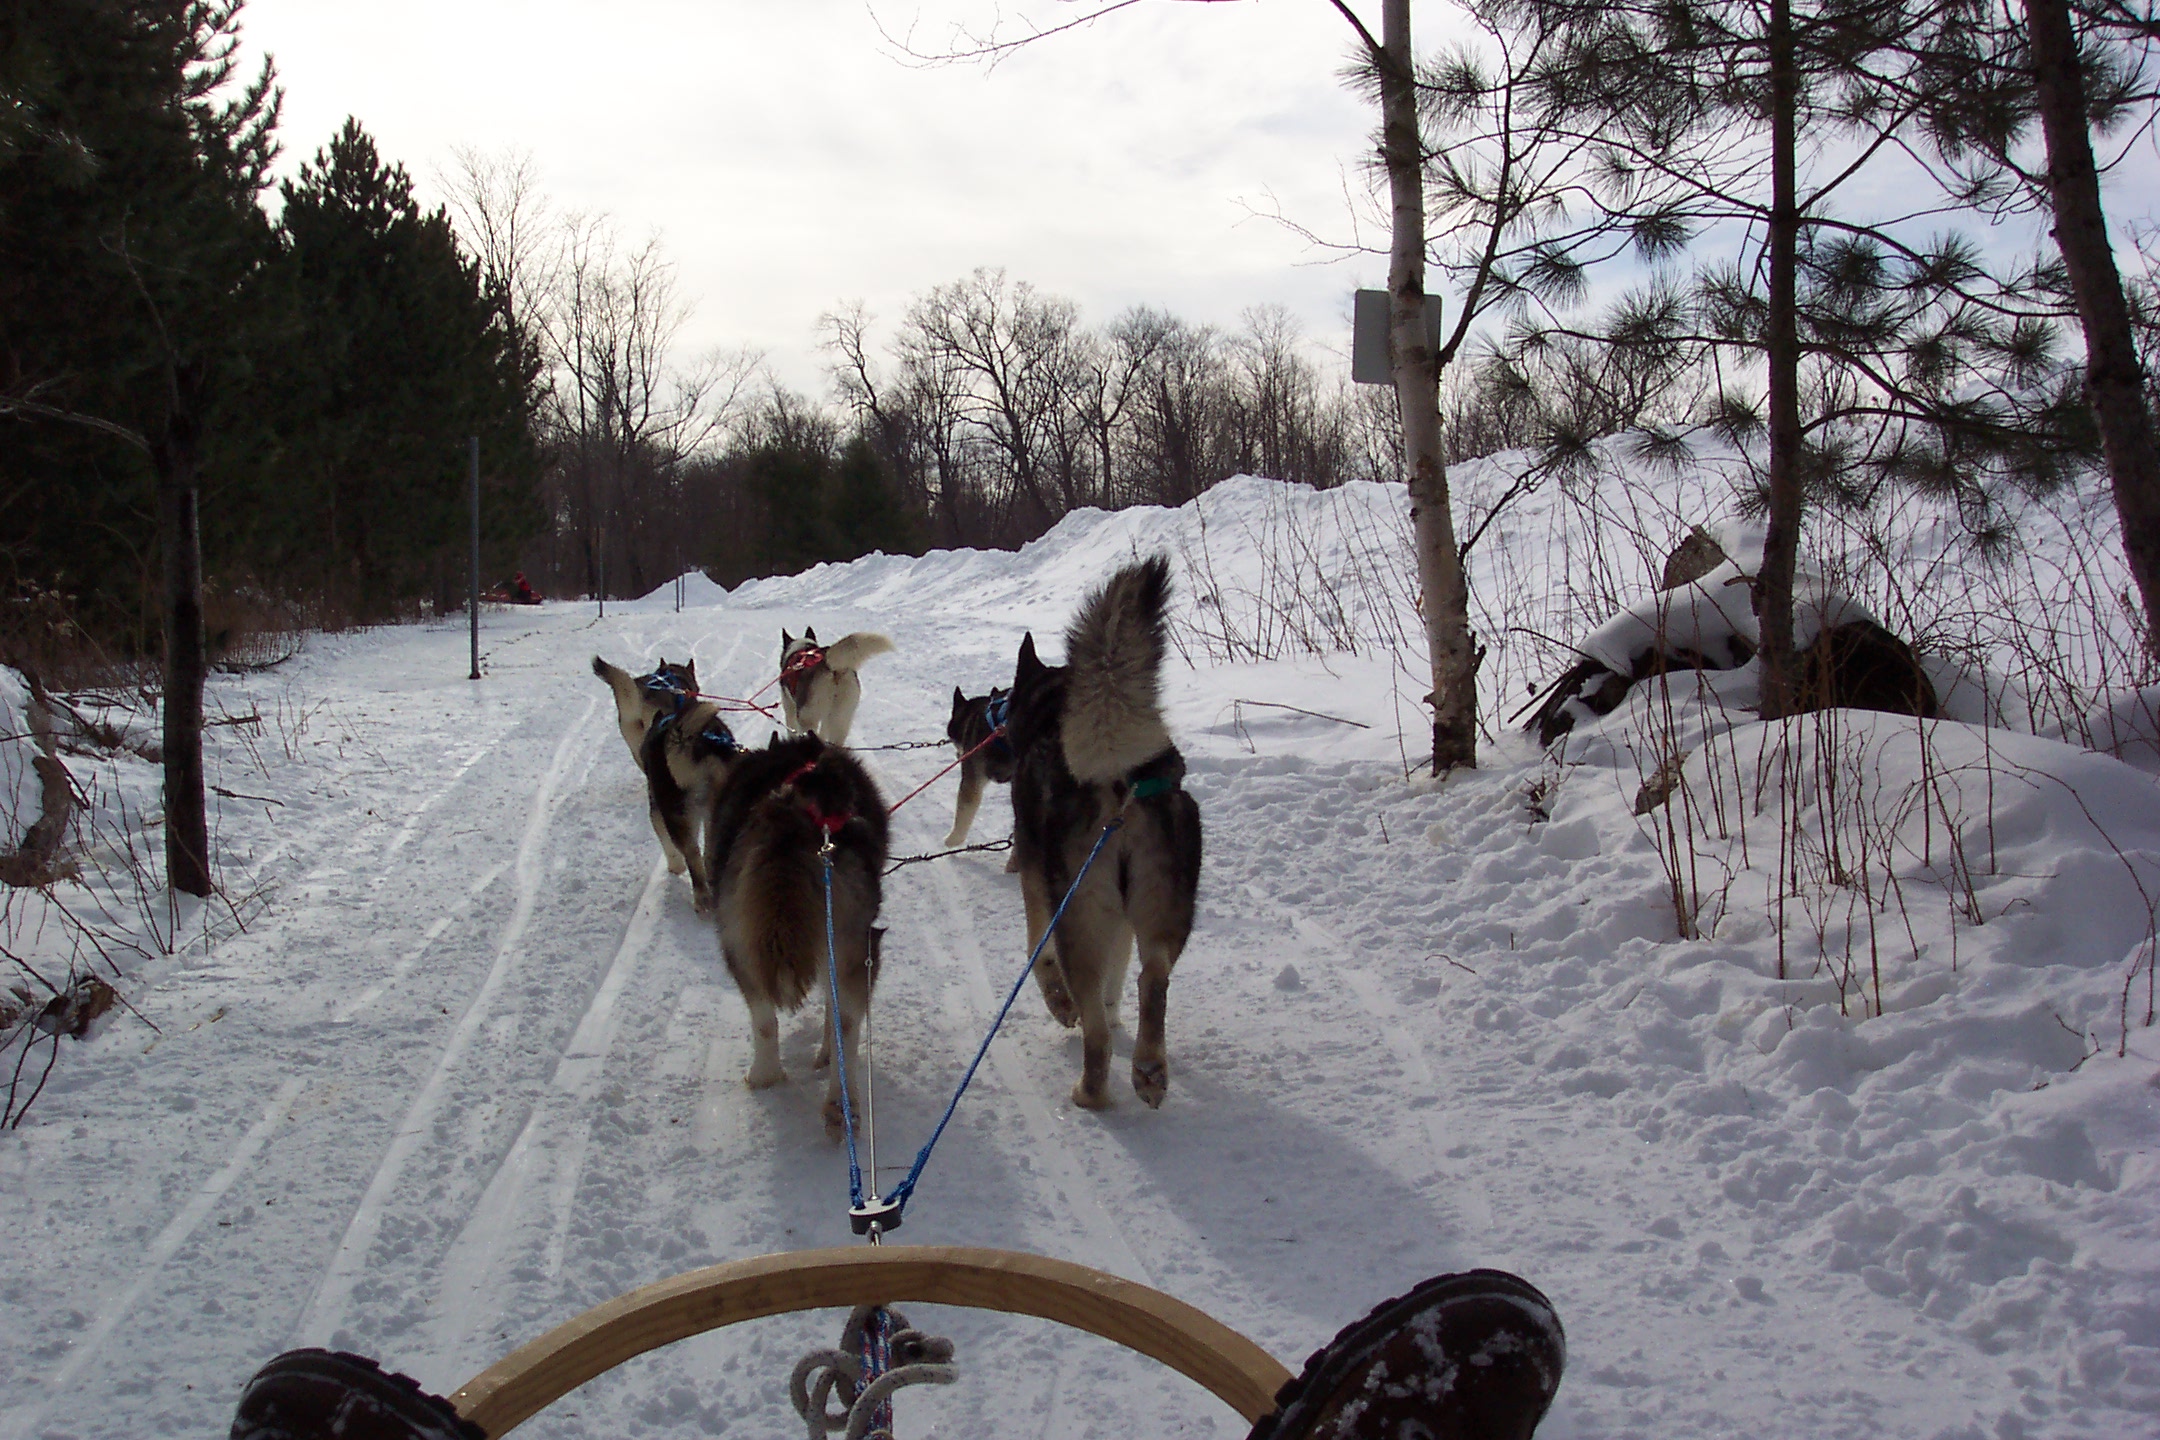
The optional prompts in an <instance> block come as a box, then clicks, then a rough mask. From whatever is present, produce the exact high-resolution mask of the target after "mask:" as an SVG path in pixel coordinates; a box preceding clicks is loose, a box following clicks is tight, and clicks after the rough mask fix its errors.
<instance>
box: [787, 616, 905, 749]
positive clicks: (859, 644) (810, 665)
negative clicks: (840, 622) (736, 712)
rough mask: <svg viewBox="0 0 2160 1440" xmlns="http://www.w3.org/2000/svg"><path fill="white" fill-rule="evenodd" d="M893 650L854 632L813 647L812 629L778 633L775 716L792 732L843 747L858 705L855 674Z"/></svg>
mask: <svg viewBox="0 0 2160 1440" xmlns="http://www.w3.org/2000/svg"><path fill="white" fill-rule="evenodd" d="M892 648H893V645H892V641H890V640H888V639H886V638H885V637H884V636H883V635H873V634H870V633H868V632H867V631H857V632H856V633H855V634H853V635H843V636H841V637H840V638H839V639H838V640H835V641H833V643H832V644H830V645H820V644H818V638H817V631H815V630H805V631H803V633H802V635H801V637H800V638H798V637H796V636H793V635H790V634H788V632H787V631H785V630H782V631H781V632H780V715H781V719H782V720H783V721H784V722H785V723H786V725H787V728H788V730H789V732H790V733H792V734H797V735H800V734H803V733H805V732H808V733H809V734H812V735H815V736H817V737H818V738H819V739H821V740H823V741H825V742H826V743H827V744H829V745H845V744H847V737H848V731H849V730H851V729H853V728H854V725H855V707H856V706H857V705H860V704H861V703H862V677H861V676H860V675H859V674H857V673H856V672H857V671H859V670H860V669H861V668H862V665H863V662H864V661H865V660H868V659H869V658H870V657H871V656H873V655H883V654H885V653H886V652H888V651H890V650H891V649H892Z"/></svg>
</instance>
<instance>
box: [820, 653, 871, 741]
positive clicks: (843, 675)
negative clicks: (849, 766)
mask: <svg viewBox="0 0 2160 1440" xmlns="http://www.w3.org/2000/svg"><path fill="white" fill-rule="evenodd" d="M831 685H832V701H831V705H830V707H829V708H828V709H827V710H826V712H825V723H824V724H822V725H820V726H819V727H818V738H820V739H822V740H823V741H824V742H825V743H826V744H828V745H845V744H847V737H848V732H849V731H850V730H853V729H854V728H855V709H856V707H857V706H859V705H861V704H862V677H861V676H859V675H857V674H856V673H855V672H854V671H852V670H842V671H839V672H837V673H835V674H834V675H832V676H831Z"/></svg>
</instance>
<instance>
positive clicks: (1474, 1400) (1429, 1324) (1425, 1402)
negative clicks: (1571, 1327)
mask: <svg viewBox="0 0 2160 1440" xmlns="http://www.w3.org/2000/svg"><path fill="white" fill-rule="evenodd" d="M1566 1363H1567V1336H1566V1335H1565V1334H1564V1333H1563V1332H1562V1331H1561V1329H1560V1317H1559V1316H1558V1315H1556V1314H1554V1313H1553V1308H1552V1302H1551V1301H1549V1300H1547V1299H1546V1298H1545V1297H1544V1296H1543V1295H1542V1294H1540V1293H1539V1292H1538V1290H1537V1288H1536V1287H1535V1286H1533V1285H1531V1284H1530V1283H1529V1282H1528V1281H1526V1280H1523V1279H1521V1278H1519V1277H1517V1276H1514V1275H1510V1274H1508V1273H1507V1272H1506V1271H1504V1270H1472V1271H1469V1272H1468V1273H1466V1274H1462V1275H1439V1276H1435V1277H1434V1278H1432V1279H1430V1280H1427V1281H1425V1282H1423V1283H1422V1284H1420V1285H1419V1286H1418V1287H1417V1288H1416V1289H1415V1290H1412V1291H1411V1292H1410V1293H1409V1294H1407V1295H1404V1296H1401V1297H1400V1298H1398V1299H1394V1300H1390V1301H1388V1302H1387V1303H1386V1304H1384V1305H1382V1306H1380V1307H1379V1308H1378V1309H1376V1310H1374V1311H1373V1312H1372V1313H1371V1314H1370V1315H1367V1316H1366V1317H1365V1318H1364V1319H1363V1320H1360V1321H1358V1322H1357V1323H1356V1324H1354V1325H1351V1326H1349V1327H1347V1328H1346V1329H1344V1330H1343V1332H1342V1333H1341V1334H1339V1335H1337V1336H1336V1337H1335V1338H1334V1339H1333V1340H1331V1341H1329V1342H1328V1344H1327V1345H1326V1346H1325V1347H1324V1348H1322V1349H1320V1350H1316V1351H1314V1352H1313V1356H1312V1358H1311V1359H1310V1360H1307V1361H1306V1362H1305V1373H1304V1374H1302V1375H1300V1376H1298V1377H1297V1378H1296V1379H1295V1380H1292V1381H1291V1382H1290V1383H1289V1384H1287V1385H1285V1386H1283V1388H1282V1389H1281V1390H1280V1391H1278V1392H1277V1393H1276V1396H1275V1412H1274V1413H1273V1414H1271V1415H1265V1416H1262V1417H1261V1418H1260V1421H1259V1422H1258V1423H1257V1424H1255V1425H1254V1426H1253V1428H1252V1433H1251V1435H1250V1436H1248V1437H1247V1440H1405V1437H1413V1436H1414V1437H1418V1440H1530V1435H1531V1433H1532V1432H1533V1431H1535V1430H1536V1429H1537V1425H1538V1421H1540V1420H1542V1419H1544V1418H1545V1411H1546V1409H1547V1408H1548V1407H1550V1406H1551V1404H1552V1399H1553V1392H1554V1391H1556V1390H1558V1389H1559V1388H1560V1372H1561V1369H1562V1368H1563V1367H1564V1366H1565V1365H1566Z"/></svg>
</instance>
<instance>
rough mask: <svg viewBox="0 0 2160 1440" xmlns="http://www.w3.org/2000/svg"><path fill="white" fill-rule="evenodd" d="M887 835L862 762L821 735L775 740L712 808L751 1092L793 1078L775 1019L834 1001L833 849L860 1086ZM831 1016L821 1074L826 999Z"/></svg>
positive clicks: (844, 990) (843, 1024)
mask: <svg viewBox="0 0 2160 1440" xmlns="http://www.w3.org/2000/svg"><path fill="white" fill-rule="evenodd" d="M886 833H887V832H886V818H885V800H884V797H883V796H881V795H880V794H878V789H877V785H876V784H875V782H873V781H872V780H871V778H870V774H869V772H868V771H867V770H865V769H863V767H862V762H860V761H859V760H857V759H856V758H855V757H854V756H852V755H850V754H849V753H848V752H847V751H845V750H842V749H840V748H839V747H838V746H834V745H827V744H826V743H825V742H824V741H822V740H820V739H819V738H818V737H817V736H815V735H795V736H789V737H787V738H785V739H783V738H781V737H780V736H777V735H776V736H774V737H773V738H772V740H771V741H769V742H768V743H767V745H766V747H765V748H764V749H763V750H750V751H745V752H744V753H743V754H742V755H741V756H740V757H739V758H738V759H736V761H735V762H734V763H733V764H732V765H731V766H730V767H729V768H728V773H727V778H726V779H725V780H723V781H722V782H721V784H720V788H719V793H718V794H717V795H715V797H714V799H713V805H712V812H711V849H710V852H709V853H710V855H711V857H712V863H713V877H714V893H715V896H716V898H717V900H718V906H719V913H720V954H721V958H723V959H724V960H726V962H727V967H728V973H729V974H731V975H733V976H734V977H735V983H736V985H738V986H739V987H741V989H742V996H743V1001H744V1003H746V1004H747V1005H748V1006H749V1007H750V1039H751V1046H752V1058H751V1062H750V1073H749V1074H747V1075H745V1076H744V1077H743V1081H744V1083H745V1084H747V1085H749V1087H750V1088H751V1089H753V1090H762V1089H764V1088H765V1087H766V1086H769V1085H778V1084H779V1083H780V1082H781V1081H783V1080H785V1079H786V1078H787V1074H786V1072H785V1071H783V1070H782V1069H781V1068H780V1015H779V1012H780V1011H782V1010H794V1009H797V1008H799V1007H800V1006H801V1005H802V1003H803V1001H804V1000H805V999H806V998H808V997H810V996H812V995H821V996H827V995H829V993H830V992H829V987H830V985H831V982H830V981H829V980H828V979H827V978H826V949H825V943H826V942H825V937H826V933H827V932H826V915H825V886H824V862H823V860H822V859H821V858H820V849H821V847H822V846H823V845H824V843H825V841H826V839H827V838H828V837H830V839H831V842H832V847H833V851H832V927H831V934H832V936H833V948H834V952H835V955H834V958H835V960H836V961H837V969H838V972H839V987H840V1034H841V1053H842V1056H843V1057H844V1058H843V1063H844V1064H846V1065H847V1067H848V1073H849V1075H850V1076H851V1077H852V1076H856V1075H860V1073H861V1071H860V1070H859V1069H858V1068H857V1065H856V1060H857V1053H856V1052H857V1042H858V1039H859V1036H860V1034H861V1026H862V1018H863V1015H864V1014H865V1012H867V1011H868V1010H869V1008H870V986H871V983H872V982H873V981H874V980H875V978H876V976H875V972H874V969H873V965H872V946H873V943H874V942H873V939H872V934H871V927H872V926H873V925H875V924H876V923H877V914H878V905H879V902H880V900H881V898H882V892H883V880H882V878H881V877H882V874H883V871H884V869H885V848H886ZM826 1010H827V1013H826V1017H825V1041H824V1044H823V1046H822V1047H821V1054H820V1058H819V1061H818V1063H819V1064H821V1065H822V1064H825V1063H827V1062H828V1061H829V1058H830V1055H831V1048H832V1015H831V1002H830V1000H829V999H828V1000H827V1004H826ZM849 1083H850V1084H853V1083H855V1082H854V1081H853V1080H852V1079H851V1080H850V1082H849ZM841 1124H842V1117H841V1111H840V1073H839V1071H838V1070H837V1069H835V1070H834V1071H833V1074H832V1076H831V1079H830V1080H829V1081H828V1083H827V1085H826V1090H825V1126H826V1129H827V1131H828V1132H829V1133H838V1132H839V1130H840V1127H841Z"/></svg>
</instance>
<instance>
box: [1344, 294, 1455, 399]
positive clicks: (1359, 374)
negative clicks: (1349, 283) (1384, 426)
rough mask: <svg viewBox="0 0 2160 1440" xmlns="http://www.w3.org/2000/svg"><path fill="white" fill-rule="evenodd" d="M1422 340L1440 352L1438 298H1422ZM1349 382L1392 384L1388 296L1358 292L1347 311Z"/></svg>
mask: <svg viewBox="0 0 2160 1440" xmlns="http://www.w3.org/2000/svg"><path fill="white" fill-rule="evenodd" d="M1425 339H1426V342H1427V343H1428V344H1430V345H1431V346H1432V348H1433V349H1435V350H1438V349H1439V348H1440V297H1439V296H1438V295H1427V296H1426V297H1425ZM1350 378H1351V380H1352V381H1354V382H1355V383H1357V384H1359V385H1392V384H1394V383H1395V365H1394V355H1393V347H1391V346H1390V345H1389V344H1388V292H1387V291H1385V290H1360V291H1358V292H1356V296H1355V299H1354V302H1353V303H1352V306H1351V310H1350Z"/></svg>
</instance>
